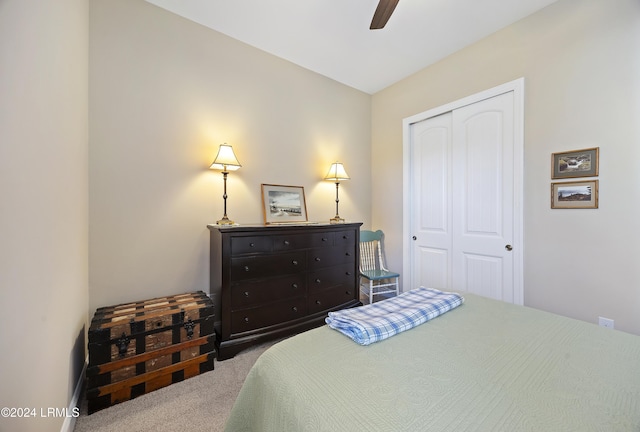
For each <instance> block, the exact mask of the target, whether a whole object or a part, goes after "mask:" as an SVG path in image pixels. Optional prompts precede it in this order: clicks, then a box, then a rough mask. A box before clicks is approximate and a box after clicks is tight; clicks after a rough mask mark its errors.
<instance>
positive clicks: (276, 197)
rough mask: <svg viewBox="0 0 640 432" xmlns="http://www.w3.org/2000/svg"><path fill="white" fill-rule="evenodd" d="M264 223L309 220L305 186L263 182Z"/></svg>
mask: <svg viewBox="0 0 640 432" xmlns="http://www.w3.org/2000/svg"><path fill="white" fill-rule="evenodd" d="M262 212H263V214H264V223H265V225H268V224H278V223H296V222H307V203H306V201H305V199H304V187H302V186H282V185H272V184H262Z"/></svg>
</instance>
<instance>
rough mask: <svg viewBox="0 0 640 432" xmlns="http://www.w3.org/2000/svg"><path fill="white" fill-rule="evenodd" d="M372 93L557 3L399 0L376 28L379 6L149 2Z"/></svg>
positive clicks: (327, 0)
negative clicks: (383, 23) (372, 26)
mask: <svg viewBox="0 0 640 432" xmlns="http://www.w3.org/2000/svg"><path fill="white" fill-rule="evenodd" d="M147 1H148V2H150V3H153V4H155V5H157V6H160V7H162V8H164V9H167V10H169V11H171V12H174V13H176V14H178V15H181V16H183V17H185V18H187V19H190V20H192V21H195V22H197V23H200V24H202V25H205V26H207V27H210V28H212V29H214V30H217V31H219V32H221V33H224V34H226V35H228V36H231V37H233V38H235V39H238V40H240V41H242V42H245V43H247V44H249V45H252V46H255V47H256V48H259V49H261V50H263V51H266V52H268V53H271V54H273V55H276V56H278V57H281V58H284V59H287V60H289V61H291V62H292V63H295V64H297V65H300V66H302V67H304V68H307V69H310V70H312V71H315V72H317V73H319V74H322V75H325V76H327V77H329V78H332V79H334V80H336V81H338V82H341V83H343V84H346V85H348V86H351V87H354V88H356V89H359V90H362V91H364V92H366V93H370V94H373V93H375V92H377V91H379V90H382V89H383V88H385V87H387V86H389V85H391V84H393V83H395V82H397V81H399V80H401V79H402V78H405V77H407V76H409V75H411V74H413V73H414V72H417V71H419V70H420V69H423V68H425V67H426V66H428V65H430V64H432V63H435V62H437V61H438V60H440V59H442V58H444V57H446V56H447V55H449V54H451V53H453V52H455V51H458V50H459V49H461V48H464V47H465V46H467V45H470V44H472V43H474V42H476V41H478V40H480V39H482V38H483V37H485V36H488V35H490V34H491V33H494V32H495V31H497V30H499V29H501V28H504V27H506V26H508V25H509V24H511V23H513V22H515V21H518V20H520V19H521V18H524V17H525V16H527V15H530V14H531V13H533V12H536V11H537V10H539V9H542V8H544V7H545V6H548V5H550V4H551V3H554V2H555V1H557V0H400V1H399V3H398V6H397V7H396V10H395V12H394V13H393V15H392V16H391V19H390V20H389V22H388V23H387V25H386V27H385V28H384V29H381V30H369V24H370V23H371V18H372V17H373V12H374V11H375V9H376V6H377V4H378V0H147Z"/></svg>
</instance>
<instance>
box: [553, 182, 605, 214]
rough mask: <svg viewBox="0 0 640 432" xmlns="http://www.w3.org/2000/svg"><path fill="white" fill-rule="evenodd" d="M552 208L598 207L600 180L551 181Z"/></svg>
mask: <svg viewBox="0 0 640 432" xmlns="http://www.w3.org/2000/svg"><path fill="white" fill-rule="evenodd" d="M551 208H552V209H595V208H598V180H589V181H576V182H564V183H551Z"/></svg>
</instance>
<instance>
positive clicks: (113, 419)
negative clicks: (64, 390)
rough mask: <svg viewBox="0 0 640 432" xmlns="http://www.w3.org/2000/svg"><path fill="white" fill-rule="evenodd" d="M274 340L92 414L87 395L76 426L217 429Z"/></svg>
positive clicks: (91, 430)
mask: <svg viewBox="0 0 640 432" xmlns="http://www.w3.org/2000/svg"><path fill="white" fill-rule="evenodd" d="M272 344H273V343H267V344H263V345H259V346H257V347H253V348H250V349H247V350H245V351H242V352H241V353H239V354H238V355H236V356H235V357H234V358H232V359H229V360H225V361H223V362H218V361H216V362H215V368H214V370H212V371H210V372H206V373H204V374H202V375H198V376H196V377H193V378H189V379H187V380H185V381H182V382H179V383H176V384H172V385H170V386H168V387H164V388H162V389H159V390H156V391H154V392H151V393H148V394H146V395H143V396H140V397H138V398H136V399H133V400H130V401H127V402H123V403H121V404H118V405H114V406H112V407H109V408H106V409H104V410H101V411H98V412H95V413H93V414H91V415H87V404H86V398H84V397H83V400H82V404H81V410H80V417H78V418H77V420H76V425H75V428H74V432H112V431H131V432H147V431H149V432H164V431H167V432H175V431H179V430H183V431H189V432H198V431H207V432H218V431H222V430H223V429H224V423H225V421H226V420H227V417H228V416H229V413H230V411H231V407H232V406H233V403H234V401H235V400H236V397H237V396H238V392H239V391H240V387H242V383H243V382H244V380H245V377H246V376H247V373H248V372H249V369H251V366H253V363H254V362H255V361H256V359H257V358H258V357H259V356H260V354H262V353H263V352H264V351H265V350H266V349H267V348H269V347H270V346H271V345H272Z"/></svg>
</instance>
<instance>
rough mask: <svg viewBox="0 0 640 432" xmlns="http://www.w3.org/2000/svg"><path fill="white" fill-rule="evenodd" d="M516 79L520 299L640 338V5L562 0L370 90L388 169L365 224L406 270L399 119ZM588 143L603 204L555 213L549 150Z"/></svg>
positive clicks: (376, 180)
mask: <svg viewBox="0 0 640 432" xmlns="http://www.w3.org/2000/svg"><path fill="white" fill-rule="evenodd" d="M519 77H524V78H525V80H526V81H525V182H524V211H525V216H524V219H525V220H524V223H525V228H524V237H525V244H524V283H525V286H524V299H525V304H526V305H529V306H533V307H536V308H540V309H544V310H548V311H552V312H556V313H560V314H563V315H567V316H570V317H575V318H578V319H582V320H585V321H589V322H597V318H598V316H605V317H608V318H612V319H615V323H616V328H618V329H621V330H625V331H628V332H632V333H636V334H640V318H638V317H640V273H639V272H638V271H637V266H638V264H639V263H640V234H639V232H638V230H637V225H638V220H640V170H638V169H637V166H638V160H640V145H638V143H639V141H640V126H639V125H640V122H639V121H638V119H639V118H640V102H639V101H640V80H639V78H638V77H640V3H638V1H637V0H613V1H602V0H561V1H559V2H558V3H556V4H554V5H551V6H549V7H547V8H545V9H543V10H542V11H540V12H538V13H536V14H534V15H532V16H530V17H528V18H526V19H524V20H522V21H520V22H518V23H516V24H514V25H512V26H509V27H507V28H506V29H504V30H502V31H499V32H497V33H495V34H493V35H491V36H490V37H488V38H486V39H484V40H482V41H480V42H478V43H476V44H474V45H472V46H470V47H468V48H466V49H464V50H462V51H459V52H457V53H455V54H454V55H452V56H450V57H447V58H446V59H444V60H442V61H440V62H439V63H437V64H435V65H433V66H431V67H429V68H427V69H424V70H422V71H420V72H419V73H416V74H415V75H413V76H411V77H409V78H407V79H405V80H403V81H401V82H399V83H396V84H395V85H393V86H391V87H389V88H387V89H385V90H383V91H381V92H379V93H377V94H375V95H374V96H373V108H372V112H373V114H372V142H373V144H372V147H373V150H372V151H373V167H374V171H381V170H380V169H378V170H376V167H378V168H380V167H382V166H385V167H386V166H390V167H391V169H388V170H385V171H384V174H381V175H379V176H374V177H373V190H375V191H377V193H376V194H374V196H373V201H372V204H373V214H372V222H373V225H374V226H376V227H380V228H382V229H384V230H385V232H386V233H387V237H388V239H389V240H391V241H389V242H388V243H390V244H388V246H390V247H389V249H390V251H389V252H390V253H389V255H390V260H389V261H390V262H391V266H392V267H394V268H399V269H401V268H402V224H401V223H400V221H402V216H403V214H402V194H401V193H399V191H400V190H402V176H401V174H400V173H401V170H402V119H403V118H406V117H409V116H412V115H414V114H417V113H420V112H424V111H426V110H428V109H430V108H434V107H437V106H440V105H444V104H446V103H448V102H452V101H455V100H457V99H460V98H462V97H465V96H467V95H470V94H474V93H477V92H479V91H482V90H485V89H488V88H491V87H494V86H496V85H498V84H502V83H504V82H508V81H511V80H513V79H516V78H519ZM595 146H598V147H600V176H599V180H600V207H599V209H597V210H557V209H556V210H552V209H550V203H549V199H550V183H551V180H550V157H551V153H552V152H557V151H564V150H573V149H580V148H587V147H595ZM389 155H391V156H389ZM408 288H409V287H407V286H405V287H404V289H408Z"/></svg>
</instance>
